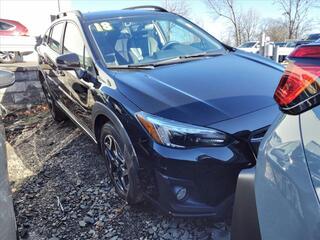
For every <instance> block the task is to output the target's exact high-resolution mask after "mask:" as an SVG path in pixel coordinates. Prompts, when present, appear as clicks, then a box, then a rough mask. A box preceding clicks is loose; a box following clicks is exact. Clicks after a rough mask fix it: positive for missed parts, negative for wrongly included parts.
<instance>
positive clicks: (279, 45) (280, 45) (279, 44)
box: [274, 42, 287, 47]
mask: <svg viewBox="0 0 320 240" xmlns="http://www.w3.org/2000/svg"><path fill="white" fill-rule="evenodd" d="M274 45H275V46H278V47H285V46H286V45H287V42H275V43H274Z"/></svg>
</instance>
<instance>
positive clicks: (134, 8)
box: [123, 5, 168, 12]
mask: <svg viewBox="0 0 320 240" xmlns="http://www.w3.org/2000/svg"><path fill="white" fill-rule="evenodd" d="M139 9H153V10H154V11H158V12H168V11H167V10H166V9H164V8H163V7H159V6H153V5H143V6H137V7H128V8H124V9H123V10H139Z"/></svg>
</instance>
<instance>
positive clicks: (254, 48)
mask: <svg viewBox="0 0 320 240" xmlns="http://www.w3.org/2000/svg"><path fill="white" fill-rule="evenodd" d="M238 49H241V50H243V51H245V52H251V53H258V52H259V50H260V42H259V41H251V42H245V43H243V44H241V45H240V46H239V47H238Z"/></svg>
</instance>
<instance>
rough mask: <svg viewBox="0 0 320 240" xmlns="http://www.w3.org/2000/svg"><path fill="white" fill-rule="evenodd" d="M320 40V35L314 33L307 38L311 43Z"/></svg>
mask: <svg viewBox="0 0 320 240" xmlns="http://www.w3.org/2000/svg"><path fill="white" fill-rule="evenodd" d="M319 38H320V33H312V34H309V35H308V37H307V38H306V40H309V41H312V42H314V41H316V40H318V39H319Z"/></svg>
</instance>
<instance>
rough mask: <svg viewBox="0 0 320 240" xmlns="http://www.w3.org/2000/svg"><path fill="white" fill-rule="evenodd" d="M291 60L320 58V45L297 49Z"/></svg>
mask: <svg viewBox="0 0 320 240" xmlns="http://www.w3.org/2000/svg"><path fill="white" fill-rule="evenodd" d="M289 58H320V45H319V46H315V45H303V46H300V47H298V48H297V49H295V50H294V51H293V52H292V53H291V54H290V55H289Z"/></svg>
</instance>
